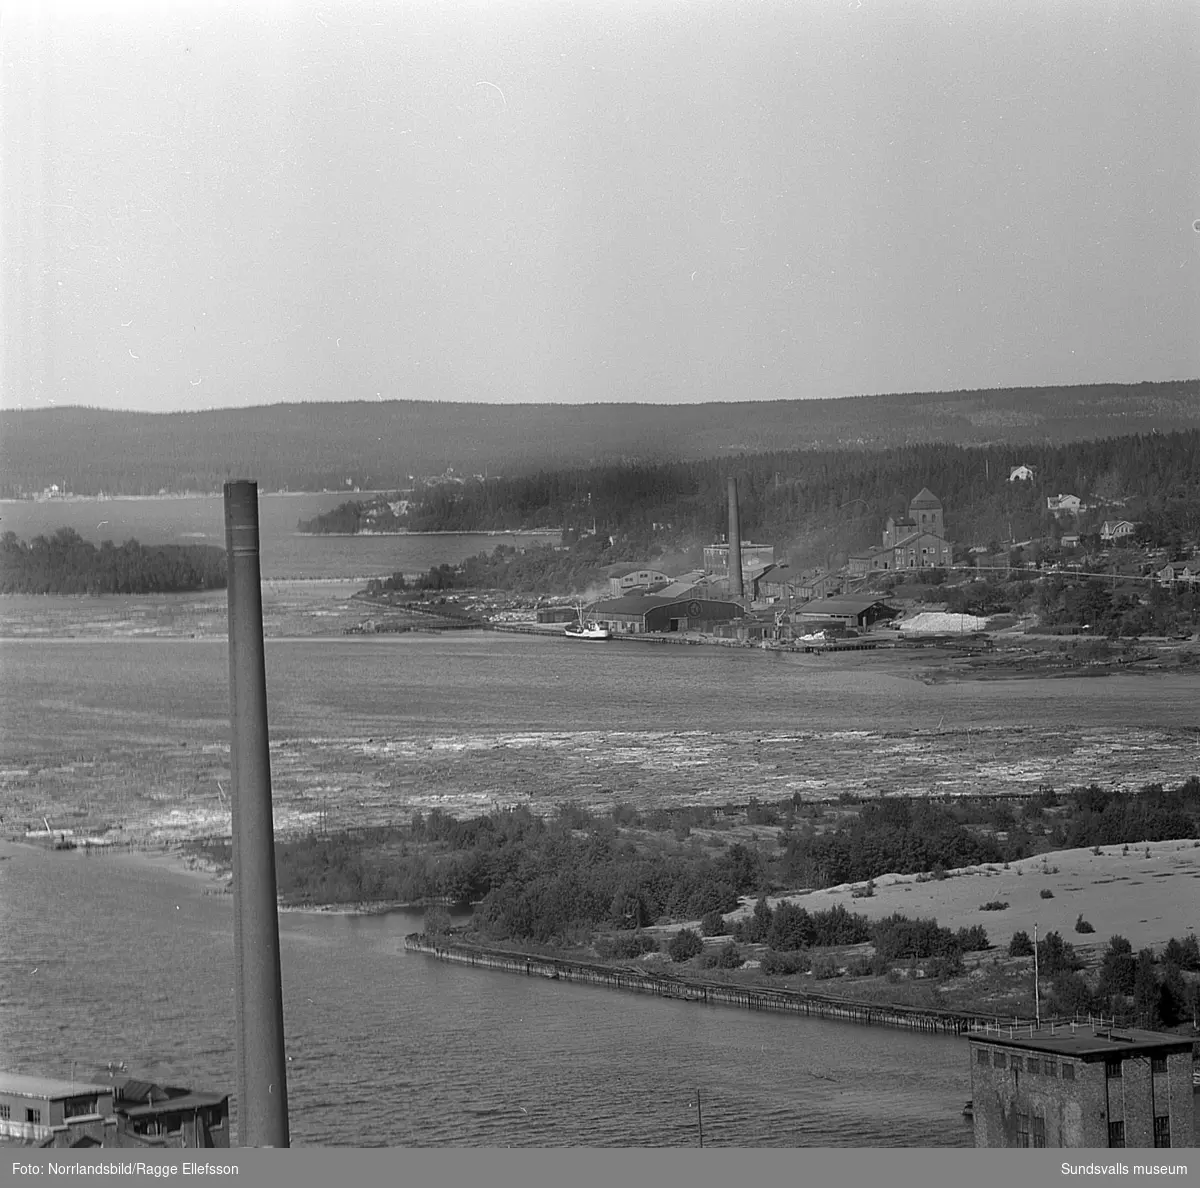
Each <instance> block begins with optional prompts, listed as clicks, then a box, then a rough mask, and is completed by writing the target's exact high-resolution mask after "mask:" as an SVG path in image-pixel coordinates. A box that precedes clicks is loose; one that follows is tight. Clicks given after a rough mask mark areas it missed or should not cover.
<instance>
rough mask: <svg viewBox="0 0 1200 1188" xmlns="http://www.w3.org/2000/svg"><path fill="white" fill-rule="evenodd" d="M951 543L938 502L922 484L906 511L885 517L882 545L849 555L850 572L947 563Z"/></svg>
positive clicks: (917, 567) (950, 556)
mask: <svg viewBox="0 0 1200 1188" xmlns="http://www.w3.org/2000/svg"><path fill="white" fill-rule="evenodd" d="M953 554H954V545H953V544H952V543H951V542H950V541H948V540H947V539H946V525H945V521H944V519H943V509H942V501H941V500H940V499H939V498H938V497H937V496H936V495H935V494H934V493H933V492H932V491H931V490H930V489H929V488H928V487H922V488H921V491H920V494H918V495H916V496H915V497H914V498H913V499H912V500H911V502H910V503H909V505H908V514H907V515H904V516H888V520H887V525H886V527H885V528H884V530H883V544H882V547H880V548H877V549H872V550H871V551H870V552H868V553H859V554H857V555H855V556H853V557H851V558H850V560H849V563H848V565H847V568H848V570H849V571H850V573H851V574H852V575H862V574H869V573H877V572H882V571H890V570H896V569H901V570H903V569H936V568H938V567H939V566H947V565H949V564H950V563H951V560H952V558H953Z"/></svg>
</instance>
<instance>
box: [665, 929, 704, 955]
mask: <svg viewBox="0 0 1200 1188" xmlns="http://www.w3.org/2000/svg"><path fill="white" fill-rule="evenodd" d="M703 952H704V942H703V941H702V940H701V939H700V934H699V933H698V932H696V931H694V930H693V929H691V928H681V929H680V930H679V931H678V932H677V933H676V934H675V935H674V936H673V937H671V943H670V944H669V945H667V955H668V956H669V957H670V958H671V960H672V961H676V962H680V961H691V959H692V958H693V957H697V956H699V955H700V954H701V953H703Z"/></svg>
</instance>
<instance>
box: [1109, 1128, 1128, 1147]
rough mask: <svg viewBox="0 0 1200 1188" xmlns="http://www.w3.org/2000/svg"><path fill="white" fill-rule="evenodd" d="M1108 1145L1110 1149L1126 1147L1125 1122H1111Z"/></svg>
mask: <svg viewBox="0 0 1200 1188" xmlns="http://www.w3.org/2000/svg"><path fill="white" fill-rule="evenodd" d="M1108 1145H1109V1146H1110V1147H1123V1146H1124V1145H1125V1123H1124V1122H1110V1123H1109V1124H1108Z"/></svg>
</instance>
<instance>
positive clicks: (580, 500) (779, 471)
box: [301, 429, 1200, 552]
mask: <svg viewBox="0 0 1200 1188" xmlns="http://www.w3.org/2000/svg"><path fill="white" fill-rule="evenodd" d="M1021 463H1024V464H1026V465H1028V466H1030V467H1032V469H1033V472H1034V478H1033V480H1032V481H1028V482H1020V481H1017V482H1010V481H1009V472H1010V468H1011V467H1014V466H1017V465H1019V464H1021ZM730 474H733V475H735V476H736V477H737V479H738V487H739V499H740V504H741V520H742V528H743V535H744V536H749V537H752V538H755V539H762V540H764V541H772V542H775V543H778V544H782V543H784V542H787V541H792V540H796V539H798V538H801V537H805V538H810V539H811V538H812V537H813V536H814V535H819V534H821V533H828V534H829V542H830V549H829V550H828V551H833V552H836V551H840V550H843V549H845V548H858V547H861V546H862V545H864V544H866V543H869V542H877V541H878V539H879V533H880V531H881V530H882V527H883V523H884V521H885V520H886V518H887V517H888V516H889V515H891V514H893V513H895V514H899V513H901V512H903V511H904V510H906V509H907V506H908V501H909V500H910V499H912V497H913V496H914V495H916V493H917V492H918V491H920V490H921V488H922V487H928V488H929V489H930V490H931V491H933V492H934V493H935V494H936V495H937V496H938V497H939V498H940V499H941V501H942V504H943V506H944V508H945V520H946V530H947V534H948V536H949V538H950V539H951V540H955V541H957V542H959V543H986V542H988V541H989V539H992V538H994V539H996V540H1006V539H1024V538H1028V537H1033V536H1040V535H1042V534H1044V533H1045V532H1046V531H1047V529H1048V527H1049V525H1050V523H1051V521H1052V517H1051V515H1050V513H1049V512H1048V510H1047V507H1046V496H1047V495H1057V494H1059V493H1066V494H1073V495H1078V496H1079V497H1080V498H1081V499H1083V500H1084V501H1086V502H1096V503H1097V504H1099V505H1101V506H1098V507H1097V508H1095V509H1093V510H1092V511H1088V512H1085V513H1084V514H1083V516H1082V517H1081V520H1080V523H1079V525H1078V526H1079V527H1081V528H1084V529H1087V528H1088V527H1089V525H1090V524H1091V522H1092V521H1093V520H1094V521H1095V527H1097V528H1098V526H1099V521H1100V519H1102V518H1106V517H1108V518H1111V517H1112V516H1114V515H1117V514H1120V515H1124V516H1136V517H1137V518H1139V519H1141V520H1154V521H1155V522H1156V524H1157V525H1158V526H1160V527H1161V528H1162V529H1163V531H1165V532H1177V533H1179V534H1182V535H1187V536H1194V535H1195V534H1196V533H1197V532H1198V531H1200V430H1195V429H1193V430H1189V431H1186V432H1179V433H1155V434H1143V435H1135V436H1130V437H1119V438H1106V439H1103V440H1098V441H1077V442H1072V443H1070V444H1068V445H1059V446H1045V445H1043V446H1021V447H1015V446H990V447H974V448H964V447H962V446H955V445H945V444H922V445H913V446H905V447H902V448H898V449H887V450H866V449H855V450H805V451H797V450H791V451H771V452H764V453H761V454H744V455H741V456H740V457H738V458H735V459H728V458H710V459H707V460H703V461H697V462H674V463H658V464H655V463H632V464H617V465H611V466H599V467H589V468H580V469H575V470H571V469H567V470H557V471H543V472H541V473H539V474H536V475H531V476H528V477H525V478H500V479H489V480H487V481H479V480H474V481H470V482H466V483H442V484H438V485H436V486H433V487H431V488H428V489H426V490H425V491H424V492H423V493H418V494H417V495H416V496H415V498H416V503H415V505H414V506H413V508H412V509H411V510H410V512H409V514H408V515H407V516H406V517H405V519H404V520H403V521H402V522H396V523H394V524H381V523H379V522H378V519H376V522H375V523H373V524H370V525H369V526H370V527H374V528H376V529H378V528H381V527H382V528H387V527H405V528H408V529H410V530H460V531H461V530H480V529H485V530H491V529H505V528H518V527H523V528H534V527H553V528H561V529H564V530H568V531H569V530H571V529H589V530H590V528H591V526H592V523H593V522H595V524H596V527H597V529H598V531H599V533H600V535H601V536H606V535H609V534H613V535H617V536H621V537H624V538H626V540H627V541H628V542H629V543H630V544H633V545H642V544H649V543H651V540H652V538H653V537H654V536H656V535H657V536H658V538H659V539H660V540H662V539H663V537H664V535H665V537H666V538H669V539H672V540H674V541H676V542H685V541H692V542H694V541H696V540H706V539H712V538H713V536H714V535H715V534H718V533H720V532H722V531H724V529H725V525H726V523H727V519H726V481H727V477H728V476H729V475H730ZM1118 501H1121V502H1118ZM368 507H369V508H370V514H372V515H374V516H376V517H379V516H385V517H386V516H387V515H388V514H389V511H388V508H387V504H386V502H380V503H376V504H374V505H364V504H361V503H357V502H353V501H352V502H350V503H348V504H346V505H344V506H343V507H341V508H338V509H336V510H335V511H333V512H330V513H329V514H328V515H327V516H323V517H318V518H317V520H316V521H314V522H312V523H310V524H307V525H301V527H302V528H305V529H307V530H309V531H340V532H346V531H350V532H353V531H356V530H362V529H363V528H364V527H367V526H368V523H367V520H366V517H367V515H368ZM656 524H657V525H659V528H658V529H656V528H655V525H656ZM663 525H669V526H670V527H669V528H668V529H663V527H662V526H663Z"/></svg>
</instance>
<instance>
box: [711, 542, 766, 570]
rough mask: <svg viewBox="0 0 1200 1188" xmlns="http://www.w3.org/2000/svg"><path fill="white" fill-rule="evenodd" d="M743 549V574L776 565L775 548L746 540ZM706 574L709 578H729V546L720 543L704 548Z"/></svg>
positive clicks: (725, 543) (726, 543)
mask: <svg viewBox="0 0 1200 1188" xmlns="http://www.w3.org/2000/svg"><path fill="white" fill-rule="evenodd" d="M741 545H742V548H741V553H742V572H743V573H749V572H751V571H753V570H762V569H767V568H769V567H770V566H772V565H774V564H775V546H774V545H764V544H754V543H753V541H749V540H744V541H742V542H741ZM704 572H705V573H706V574H708V575H709V577H714V578H728V577H729V576H730V574H729V544H728V542H727V541H720V542H718V543H717V544H710V545H705V546H704Z"/></svg>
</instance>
